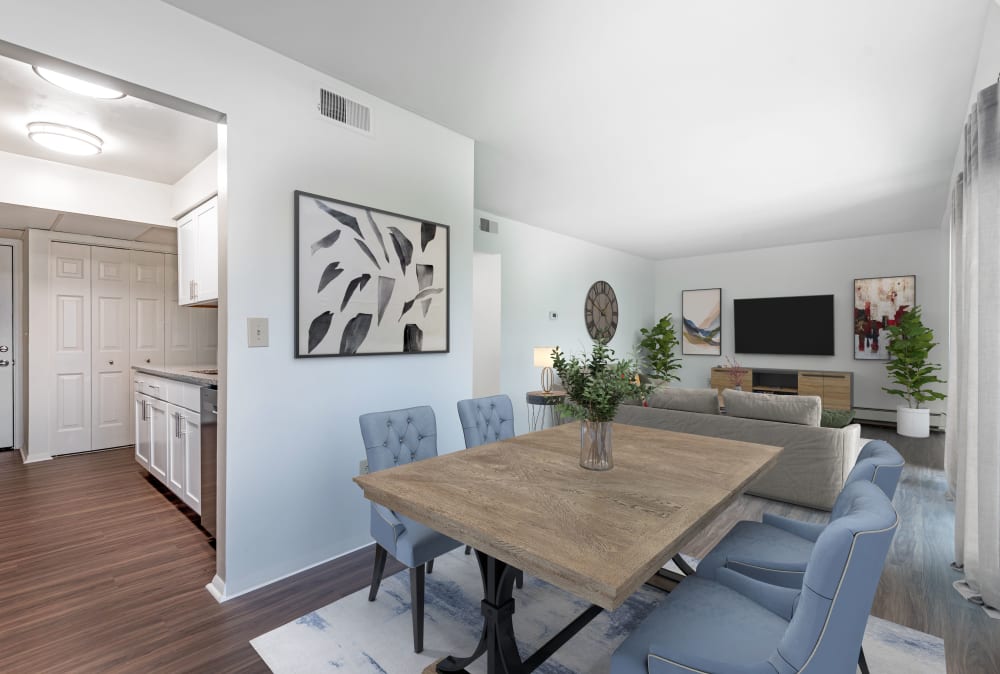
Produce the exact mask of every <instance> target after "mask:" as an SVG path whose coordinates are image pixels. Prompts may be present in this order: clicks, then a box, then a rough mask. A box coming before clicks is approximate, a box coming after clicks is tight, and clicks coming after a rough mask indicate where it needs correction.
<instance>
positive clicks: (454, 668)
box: [434, 550, 603, 674]
mask: <svg viewBox="0 0 1000 674" xmlns="http://www.w3.org/2000/svg"><path fill="white" fill-rule="evenodd" d="M476 560H477V561H478V562H479V572H480V573H481V574H482V577H483V601H482V604H481V606H482V613H483V632H482V636H480V638H479V643H478V644H477V645H476V648H475V649H474V650H473V651H472V654H471V655H469V656H467V657H463V658H458V657H455V656H453V655H452V656H448V657H447V658H445V659H444V660H441V661H440V662H439V663H437V666H436V667H435V669H434V671H436V672H438V673H439V674H458V673H461V672H466V669H465V668H466V667H468V666H469V665H470V664H472V663H473V662H475V661H476V660H478V659H479V658H481V657H483V656H484V655H485V656H486V671H487V672H488V674H528V672H533V671H535V670H536V669H537V668H538V667H539V665H541V664H542V663H543V662H545V661H546V660H547V659H548V658H549V657H551V656H552V654H553V653H555V652H556V651H557V650H559V648H560V647H561V646H562V645H563V644H565V643H566V642H567V641H569V640H570V639H571V638H572V637H573V635H574V634H576V633H577V632H579V631H580V630H582V629H583V628H584V627H586V626H587V623H589V622H590V621H591V620H593V619H594V618H595V617H596V616H597V614H599V613H600V612H601V611H602V610H603V609H602V608H601V607H600V606H597V605H596V604H595V605H591V606H590V608H588V609H587V610H586V611H584V612H583V613H581V614H580V615H579V616H578V617H577V618H576V619H575V620H573V622H571V623H570V624H569V625H567V626H566V627H564V628H563V629H562V630H561V631H560V632H559V633H558V634H556V635H555V636H554V637H552V638H551V639H549V640H548V641H547V642H545V644H543V645H542V647H541V648H539V649H538V650H537V651H535V653H533V654H532V655H530V656H529V657H528V658H527V659H524V660H522V659H521V654H520V652H519V651H518V649H517V641H516V640H515V638H514V622H513V617H514V582H515V580H516V579H517V576H518V574H519V573H520V572H519V571H518V570H517V569H516V568H514V567H513V566H511V565H509V564H507V563H506V562H502V561H500V560H499V559H495V558H493V557H490V556H489V555H487V554H485V553H482V552H480V551H479V550H476Z"/></svg>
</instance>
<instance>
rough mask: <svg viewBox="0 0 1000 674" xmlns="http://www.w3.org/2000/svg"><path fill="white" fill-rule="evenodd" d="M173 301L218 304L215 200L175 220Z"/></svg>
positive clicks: (217, 248) (217, 203) (217, 240)
mask: <svg viewBox="0 0 1000 674" xmlns="http://www.w3.org/2000/svg"><path fill="white" fill-rule="evenodd" d="M177 282H178V283H177V300H178V304H181V305H182V306H183V305H195V304H199V305H210V306H214V305H216V304H217V303H218V301H219V198H218V197H212V198H211V199H209V200H208V201H206V202H205V203H203V204H201V205H200V206H198V207H197V208H195V209H194V210H192V211H190V212H188V213H185V214H184V215H182V216H181V217H180V218H178V219H177Z"/></svg>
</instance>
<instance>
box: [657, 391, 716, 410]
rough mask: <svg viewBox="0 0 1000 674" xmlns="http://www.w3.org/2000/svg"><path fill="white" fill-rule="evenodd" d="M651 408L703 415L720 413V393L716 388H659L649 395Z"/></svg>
mask: <svg viewBox="0 0 1000 674" xmlns="http://www.w3.org/2000/svg"><path fill="white" fill-rule="evenodd" d="M649 406H650V407H659V408H662V409H667V410H678V411H681V412H699V413H701V414H718V413H719V392H718V391H716V390H715V389H714V388H671V387H658V388H657V389H656V390H655V391H653V392H652V393H651V394H650V395H649Z"/></svg>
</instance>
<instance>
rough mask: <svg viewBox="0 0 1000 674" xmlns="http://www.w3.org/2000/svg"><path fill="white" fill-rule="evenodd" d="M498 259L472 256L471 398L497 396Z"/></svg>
mask: <svg viewBox="0 0 1000 674" xmlns="http://www.w3.org/2000/svg"><path fill="white" fill-rule="evenodd" d="M501 262H502V260H501V258H500V256H499V255H497V254H490V253H474V254H473V256H472V395H474V396H476V397H477V398H480V397H482V396H491V395H495V394H497V393H500V346H501V342H500V333H501V330H502V320H503V302H502V299H501V292H502V291H501V289H502V288H503V277H502V274H501Z"/></svg>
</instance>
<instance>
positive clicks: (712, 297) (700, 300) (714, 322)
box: [681, 288, 722, 356]
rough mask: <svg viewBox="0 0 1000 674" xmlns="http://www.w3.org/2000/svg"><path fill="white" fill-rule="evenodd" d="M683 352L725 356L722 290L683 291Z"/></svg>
mask: <svg viewBox="0 0 1000 674" xmlns="http://www.w3.org/2000/svg"><path fill="white" fill-rule="evenodd" d="M681 324H682V327H683V329H682V331H681V353H683V354H684V355H702V356H720V355H722V288H705V289H702V290H684V291H681Z"/></svg>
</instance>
